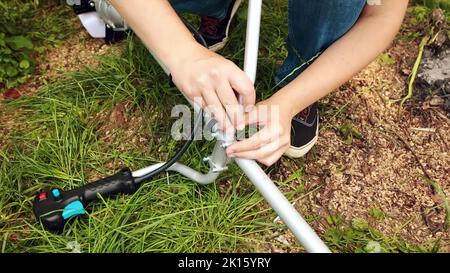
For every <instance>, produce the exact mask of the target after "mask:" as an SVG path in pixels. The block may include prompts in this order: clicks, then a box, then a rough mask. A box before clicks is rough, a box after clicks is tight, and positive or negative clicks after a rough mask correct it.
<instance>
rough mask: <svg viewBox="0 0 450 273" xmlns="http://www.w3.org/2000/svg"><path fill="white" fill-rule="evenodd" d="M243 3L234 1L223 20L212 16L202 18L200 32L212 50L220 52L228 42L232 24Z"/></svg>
mask: <svg viewBox="0 0 450 273" xmlns="http://www.w3.org/2000/svg"><path fill="white" fill-rule="evenodd" d="M241 3H242V0H234V1H232V2H231V3H230V7H229V8H228V12H227V15H226V16H225V18H224V19H222V20H220V19H217V18H214V17H211V16H202V17H201V21H200V28H199V32H200V33H201V34H202V36H203V38H204V39H205V41H206V43H207V44H208V48H209V49H210V50H212V51H218V50H220V49H222V48H223V47H224V46H225V44H226V43H227V42H228V31H229V29H230V23H231V20H232V19H233V17H234V15H235V14H236V11H237V9H238V8H239V6H240V5H241Z"/></svg>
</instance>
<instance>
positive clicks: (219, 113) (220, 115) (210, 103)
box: [202, 92, 234, 134]
mask: <svg viewBox="0 0 450 273" xmlns="http://www.w3.org/2000/svg"><path fill="white" fill-rule="evenodd" d="M202 94H203V99H204V100H205V102H206V105H207V111H208V112H210V113H211V114H212V116H213V117H214V118H215V119H216V120H217V122H218V123H219V126H220V127H221V129H222V130H223V131H225V132H226V133H229V134H232V133H234V127H233V124H231V121H230V120H229V118H228V116H227V114H226V113H225V110H224V109H223V107H222V104H221V103H220V100H219V98H218V97H217V94H216V92H203V93H202Z"/></svg>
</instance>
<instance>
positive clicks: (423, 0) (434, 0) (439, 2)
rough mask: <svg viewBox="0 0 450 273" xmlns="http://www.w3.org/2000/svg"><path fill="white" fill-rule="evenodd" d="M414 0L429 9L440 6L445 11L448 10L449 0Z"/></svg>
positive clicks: (449, 8)
mask: <svg viewBox="0 0 450 273" xmlns="http://www.w3.org/2000/svg"><path fill="white" fill-rule="evenodd" d="M414 2H415V3H416V4H419V5H424V6H426V7H427V8H430V9H436V8H440V9H442V10H445V11H450V0H414Z"/></svg>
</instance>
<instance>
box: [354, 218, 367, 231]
mask: <svg viewBox="0 0 450 273" xmlns="http://www.w3.org/2000/svg"><path fill="white" fill-rule="evenodd" d="M352 227H353V228H354V229H356V230H359V231H364V230H367V229H368V228H369V224H368V223H367V221H366V220H364V219H363V218H355V219H353V220H352Z"/></svg>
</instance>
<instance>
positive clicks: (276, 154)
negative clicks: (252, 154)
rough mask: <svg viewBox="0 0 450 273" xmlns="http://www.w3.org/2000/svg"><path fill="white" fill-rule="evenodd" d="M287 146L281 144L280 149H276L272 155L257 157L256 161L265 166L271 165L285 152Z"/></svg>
mask: <svg viewBox="0 0 450 273" xmlns="http://www.w3.org/2000/svg"><path fill="white" fill-rule="evenodd" d="M287 148H288V146H283V147H281V148H280V149H278V151H276V152H274V153H272V155H270V156H268V157H266V158H262V159H258V162H260V163H262V164H264V165H266V166H271V165H273V164H274V163H275V162H277V161H278V160H279V159H280V157H281V156H282V155H283V154H284V152H286V150H287Z"/></svg>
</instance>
